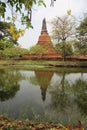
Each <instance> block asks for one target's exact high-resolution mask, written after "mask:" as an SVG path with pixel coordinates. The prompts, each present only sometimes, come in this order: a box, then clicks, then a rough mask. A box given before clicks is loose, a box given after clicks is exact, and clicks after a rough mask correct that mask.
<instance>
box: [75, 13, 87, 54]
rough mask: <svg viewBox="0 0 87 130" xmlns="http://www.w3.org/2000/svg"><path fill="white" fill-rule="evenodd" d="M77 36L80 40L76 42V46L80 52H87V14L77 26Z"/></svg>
mask: <svg viewBox="0 0 87 130" xmlns="http://www.w3.org/2000/svg"><path fill="white" fill-rule="evenodd" d="M77 38H78V42H77V43H76V48H77V50H78V51H79V54H84V55H85V54H87V15H86V16H85V17H84V19H83V20H82V21H81V23H80V25H79V27H78V28H77Z"/></svg>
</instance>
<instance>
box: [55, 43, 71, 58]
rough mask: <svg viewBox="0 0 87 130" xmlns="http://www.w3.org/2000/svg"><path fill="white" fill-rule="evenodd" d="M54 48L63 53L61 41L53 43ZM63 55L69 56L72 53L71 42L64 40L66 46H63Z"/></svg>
mask: <svg viewBox="0 0 87 130" xmlns="http://www.w3.org/2000/svg"><path fill="white" fill-rule="evenodd" d="M55 50H56V51H57V52H58V53H60V54H61V55H63V43H61V42H60V43H58V44H56V45H55ZM64 55H65V56H71V55H73V48H72V45H71V43H69V42H66V46H65V54H64Z"/></svg>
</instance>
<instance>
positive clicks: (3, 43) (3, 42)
mask: <svg viewBox="0 0 87 130" xmlns="http://www.w3.org/2000/svg"><path fill="white" fill-rule="evenodd" d="M13 46H14V43H13V42H12V41H10V40H9V39H7V38H3V39H0V50H5V49H6V48H11V47H13Z"/></svg>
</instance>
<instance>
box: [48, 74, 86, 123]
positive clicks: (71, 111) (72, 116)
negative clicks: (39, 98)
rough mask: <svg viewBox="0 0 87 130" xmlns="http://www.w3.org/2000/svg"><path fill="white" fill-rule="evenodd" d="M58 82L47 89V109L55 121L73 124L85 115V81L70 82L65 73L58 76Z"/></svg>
mask: <svg viewBox="0 0 87 130" xmlns="http://www.w3.org/2000/svg"><path fill="white" fill-rule="evenodd" d="M57 76H58V77H60V78H58V81H56V83H54V84H53V85H52V86H50V88H49V93H50V95H51V102H50V104H49V106H48V107H47V109H48V110H47V111H50V115H49V116H51V118H52V119H53V118H54V120H56V121H58V120H59V121H63V122H65V123H67V122H75V121H76V120H80V119H81V117H82V114H83V117H84V115H87V81H86V80H84V79H82V77H81V78H79V79H77V80H75V81H74V82H70V81H69V80H68V79H67V78H66V73H65V72H64V73H62V75H60V74H59V75H58V74H57ZM81 113H82V114H81Z"/></svg>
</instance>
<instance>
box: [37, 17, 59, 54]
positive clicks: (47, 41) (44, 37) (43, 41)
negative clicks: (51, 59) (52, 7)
mask: <svg viewBox="0 0 87 130" xmlns="http://www.w3.org/2000/svg"><path fill="white" fill-rule="evenodd" d="M37 45H41V46H43V47H44V48H46V50H47V52H46V54H49V55H57V53H56V51H55V49H54V47H53V44H52V42H51V38H50V36H49V34H48V32H47V26H46V20H45V18H44V19H43V22H42V30H41V34H40V36H39V39H38V42H37Z"/></svg>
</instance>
